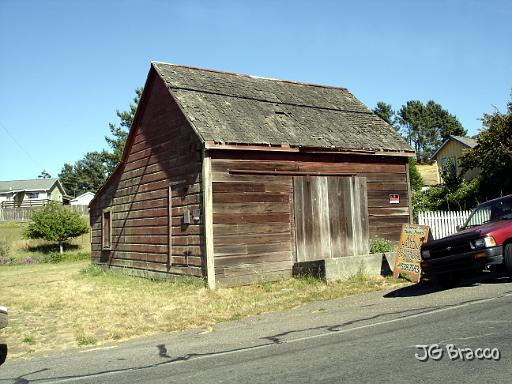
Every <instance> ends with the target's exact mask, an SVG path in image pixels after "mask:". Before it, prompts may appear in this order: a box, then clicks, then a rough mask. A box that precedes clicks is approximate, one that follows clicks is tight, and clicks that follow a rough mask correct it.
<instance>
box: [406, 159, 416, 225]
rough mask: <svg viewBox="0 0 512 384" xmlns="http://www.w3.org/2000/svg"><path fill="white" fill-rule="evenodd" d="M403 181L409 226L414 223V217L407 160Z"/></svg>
mask: <svg viewBox="0 0 512 384" xmlns="http://www.w3.org/2000/svg"><path fill="white" fill-rule="evenodd" d="M405 180H406V182H407V197H408V200H409V202H408V203H409V204H408V205H409V224H413V223H414V215H413V213H412V190H411V180H410V179H409V160H408V159H407V163H405Z"/></svg>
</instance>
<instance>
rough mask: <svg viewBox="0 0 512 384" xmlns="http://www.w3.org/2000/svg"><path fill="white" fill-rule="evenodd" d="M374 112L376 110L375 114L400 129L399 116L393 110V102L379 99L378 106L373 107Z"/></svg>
mask: <svg viewBox="0 0 512 384" xmlns="http://www.w3.org/2000/svg"><path fill="white" fill-rule="evenodd" d="M373 112H375V114H376V115H377V116H379V117H380V118H381V119H382V120H384V121H385V122H386V123H388V124H389V125H391V126H392V127H393V128H395V130H397V131H399V130H400V127H399V126H398V124H397V117H396V114H395V111H393V107H391V104H387V103H385V102H383V101H379V102H378V103H377V106H376V107H375V108H373Z"/></svg>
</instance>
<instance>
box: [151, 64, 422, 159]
mask: <svg viewBox="0 0 512 384" xmlns="http://www.w3.org/2000/svg"><path fill="white" fill-rule="evenodd" d="M152 66H153V68H154V69H155V70H156V72H157V73H158V75H159V76H160V77H161V78H162V79H163V81H164V82H165V84H166V86H167V88H168V89H169V91H170V93H171V94H172V95H173V97H174V98H175V99H176V100H177V102H178V103H179V105H180V107H181V108H182V110H183V112H184V113H185V115H186V116H187V118H188V120H189V121H190V123H191V125H192V127H193V128H194V130H195V131H196V132H197V134H198V135H199V136H200V138H201V139H202V140H203V141H204V142H214V143H221V144H253V145H285V146H291V147H310V148H335V149H346V150H369V151H393V152H397V151H398V152H411V153H412V152H413V149H412V148H411V147H410V146H409V145H408V144H407V143H406V142H405V140H404V139H403V138H402V137H401V136H400V135H399V134H398V133H396V131H395V130H394V129H393V128H392V127H391V126H390V125H389V124H387V123H386V122H384V121H383V120H382V119H380V118H379V117H378V116H377V115H375V114H374V113H373V112H372V111H370V110H369V109H368V108H367V107H366V106H365V105H364V104H363V103H361V102H360V101H359V100H357V99H356V98H355V97H354V96H353V95H352V94H351V93H350V92H349V91H348V90H346V89H345V88H335V87H327V86H319V85H311V84H303V83H298V82H291V81H283V80H276V79H268V78H261V77H255V76H249V75H241V74H234V73H226V72H218V71H212V70H207V69H200V68H192V67H185V66H180V65H174V64H166V63H157V62H153V63H152Z"/></svg>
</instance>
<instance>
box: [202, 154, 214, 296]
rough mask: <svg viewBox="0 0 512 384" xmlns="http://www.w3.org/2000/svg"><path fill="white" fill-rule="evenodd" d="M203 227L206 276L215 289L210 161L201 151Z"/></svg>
mask: <svg viewBox="0 0 512 384" xmlns="http://www.w3.org/2000/svg"><path fill="white" fill-rule="evenodd" d="M202 184H203V220H204V222H203V225H204V236H205V240H204V244H205V247H204V250H205V253H206V275H207V282H208V288H209V289H212V290H213V289H215V261H214V250H213V202H212V200H213V193H212V159H211V158H210V156H209V155H208V152H206V151H203V173H202Z"/></svg>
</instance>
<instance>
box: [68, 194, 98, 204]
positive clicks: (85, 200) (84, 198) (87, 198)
mask: <svg viewBox="0 0 512 384" xmlns="http://www.w3.org/2000/svg"><path fill="white" fill-rule="evenodd" d="M92 199H94V193H92V192H85V193H82V194H81V195H80V196H77V197H75V198H73V199H71V200H70V201H69V204H70V205H89V203H90V202H91V200H92Z"/></svg>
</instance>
